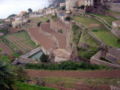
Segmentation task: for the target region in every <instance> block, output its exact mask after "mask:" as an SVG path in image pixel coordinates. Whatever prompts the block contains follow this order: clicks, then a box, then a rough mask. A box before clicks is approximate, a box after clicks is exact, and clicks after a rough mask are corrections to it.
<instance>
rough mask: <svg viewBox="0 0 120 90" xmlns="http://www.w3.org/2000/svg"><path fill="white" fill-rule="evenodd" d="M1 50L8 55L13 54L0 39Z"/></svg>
mask: <svg viewBox="0 0 120 90" xmlns="http://www.w3.org/2000/svg"><path fill="white" fill-rule="evenodd" d="M0 52H2V53H4V54H7V55H11V54H12V53H13V52H12V50H11V49H10V48H9V47H8V46H7V45H6V44H5V43H4V42H3V41H2V40H0Z"/></svg>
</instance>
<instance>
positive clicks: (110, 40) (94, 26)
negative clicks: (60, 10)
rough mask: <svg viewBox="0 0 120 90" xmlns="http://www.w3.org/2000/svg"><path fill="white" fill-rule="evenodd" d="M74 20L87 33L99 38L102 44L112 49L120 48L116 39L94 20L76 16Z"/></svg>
mask: <svg viewBox="0 0 120 90" xmlns="http://www.w3.org/2000/svg"><path fill="white" fill-rule="evenodd" d="M74 20H75V21H77V22H78V23H80V24H83V25H84V26H85V27H86V28H88V29H89V31H90V32H91V33H92V34H94V35H95V37H96V38H99V39H100V40H101V41H102V42H103V43H105V44H106V45H108V46H112V47H120V44H119V43H118V38H117V37H116V36H114V35H113V34H112V33H111V32H110V31H109V30H107V29H106V28H105V27H104V25H103V24H102V23H100V22H99V21H97V20H96V19H94V18H91V17H86V16H76V17H74ZM110 22H111V20H110Z"/></svg>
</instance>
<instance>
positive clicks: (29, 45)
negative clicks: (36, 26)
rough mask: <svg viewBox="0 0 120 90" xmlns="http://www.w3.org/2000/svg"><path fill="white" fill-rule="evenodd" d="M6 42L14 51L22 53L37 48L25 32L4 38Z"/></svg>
mask: <svg viewBox="0 0 120 90" xmlns="http://www.w3.org/2000/svg"><path fill="white" fill-rule="evenodd" d="M4 42H5V43H6V44H8V45H9V47H10V48H12V49H13V50H14V51H22V52H23V53H26V52H28V51H30V50H32V49H34V48H36V47H37V46H36V44H35V43H34V42H33V41H32V40H31V38H30V37H29V35H28V33H27V32H25V31H21V32H18V33H14V34H9V35H6V36H5V37H4Z"/></svg>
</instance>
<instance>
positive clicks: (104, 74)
mask: <svg viewBox="0 0 120 90" xmlns="http://www.w3.org/2000/svg"><path fill="white" fill-rule="evenodd" d="M26 72H27V73H28V75H29V76H30V77H33V78H34V77H48V76H49V77H56V76H57V77H76V78H120V70H111V71H110V70H109V71H106V70H98V71H44V70H26Z"/></svg>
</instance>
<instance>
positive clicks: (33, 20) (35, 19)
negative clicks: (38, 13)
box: [29, 16, 49, 27]
mask: <svg viewBox="0 0 120 90" xmlns="http://www.w3.org/2000/svg"><path fill="white" fill-rule="evenodd" d="M48 18H49V16H48V17H47V16H42V17H31V18H30V21H31V24H30V25H29V27H30V26H32V27H34V26H35V27H36V26H37V24H40V23H42V22H46V21H48V20H49V19H48Z"/></svg>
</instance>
